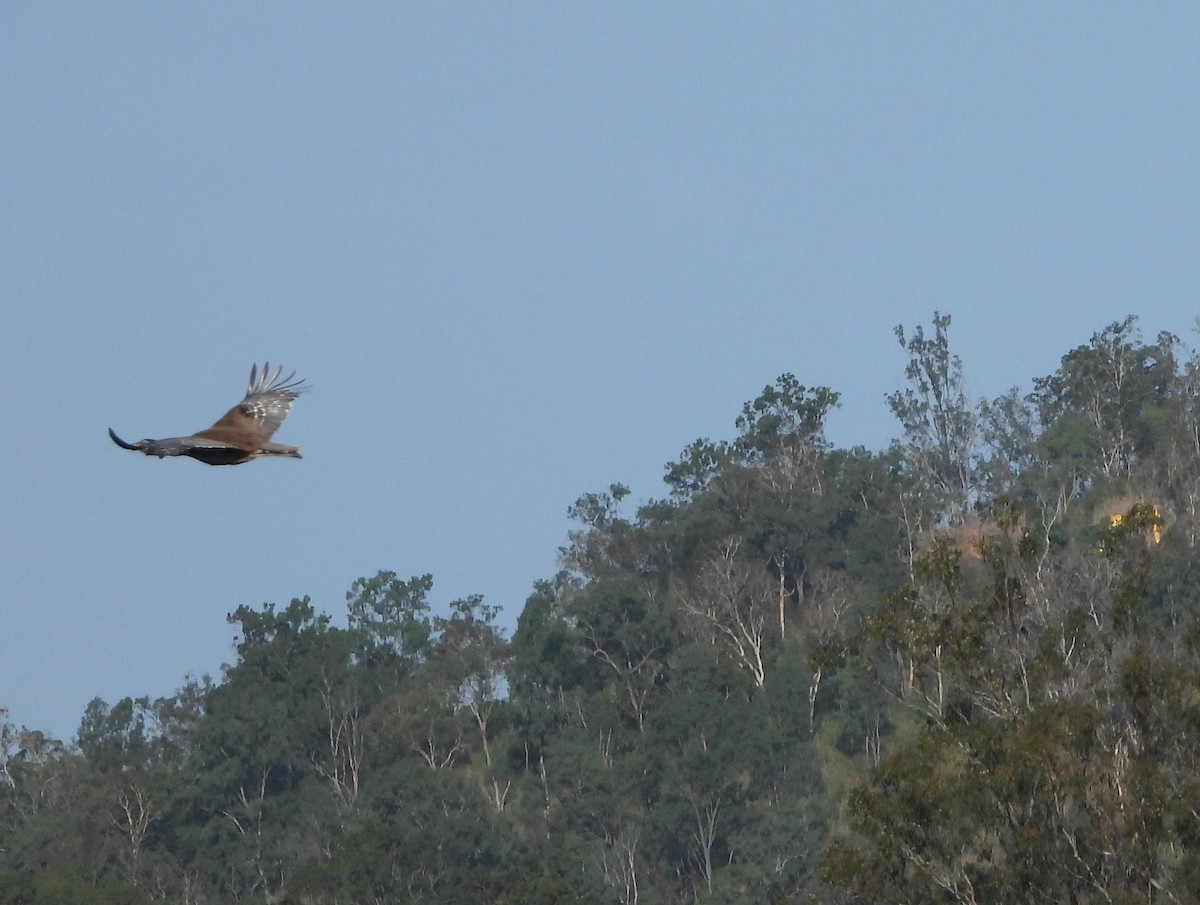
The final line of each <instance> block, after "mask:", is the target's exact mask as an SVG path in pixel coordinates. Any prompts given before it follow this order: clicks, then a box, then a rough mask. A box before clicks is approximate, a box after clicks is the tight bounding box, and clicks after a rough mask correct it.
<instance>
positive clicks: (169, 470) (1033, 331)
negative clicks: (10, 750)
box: [0, 2, 1200, 738]
mask: <svg viewBox="0 0 1200 905" xmlns="http://www.w3.org/2000/svg"><path fill="white" fill-rule="evenodd" d="M1146 9H1147V8H1146V7H1143V6H1139V5H1135V4H1121V5H1118V4H1032V3H1031V4H979V3H921V4H883V3H873V4H868V3H825V4H818V3H787V4H784V3H776V4H763V3H745V4H743V3H737V4H710V3H687V4H683V3H661V4H632V3H609V2H604V3H574V2H572V3H553V4H552V3H537V4H533V3H492V2H486V3H483V2H475V3H460V4H432V5H431V4H417V3H407V4H400V3H378V4H370V3H342V4H313V3H303V2H301V3H286V4H285V3H256V4H247V3H224V2H212V3H203V4H150V3H141V4H135V3H124V4H86V3H56V4H45V3H34V2H28V3H20V2H18V3H7V4H4V5H3V6H2V7H0V122H3V123H4V124H5V126H4V128H3V129H2V130H0V153H2V154H3V166H2V167H0V192H2V194H0V273H2V274H3V279H2V280H0V294H2V298H0V414H2V415H3V424H4V426H5V430H4V431H3V433H2V435H0V475H2V478H0V496H2V498H3V500H4V503H3V507H2V512H3V518H2V519H0V550H2V553H0V594H2V598H0V706H4V707H7V708H9V711H10V718H11V719H12V720H14V721H15V722H17V723H18V724H25V725H28V726H30V727H35V728H42V729H46V730H48V731H50V732H52V733H54V734H57V735H59V736H61V737H64V738H69V737H71V736H72V735H73V734H74V731H75V729H76V728H77V726H78V723H79V717H80V715H81V714H82V712H83V708H84V706H85V705H86V704H87V702H88V700H90V699H91V698H92V697H93V696H97V695H99V696H101V697H104V698H105V699H107V700H108V701H110V702H112V701H116V700H118V699H120V698H121V697H123V696H125V695H132V696H138V695H143V694H145V695H149V696H151V697H157V696H160V695H166V694H170V693H171V692H172V691H173V690H174V689H175V688H176V687H178V686H179V685H180V684H181V683H182V682H183V680H184V677H185V675H186V674H188V673H196V674H201V673H205V672H208V673H212V674H214V675H216V674H218V673H219V670H220V666H221V664H222V663H226V662H229V661H230V660H231V659H232V657H233V652H232V648H231V643H232V640H233V629H232V627H231V626H229V625H228V624H227V623H226V621H225V614H226V613H228V612H230V611H232V610H234V609H235V608H236V607H237V606H239V605H240V604H243V603H245V604H250V605H253V606H257V605H259V604H261V603H263V602H264V601H277V602H279V603H281V604H286V602H287V601H288V600H290V599H291V598H292V597H294V596H302V595H306V594H307V595H310V596H311V597H312V598H313V600H314V602H315V603H316V605H317V606H318V607H319V608H320V609H323V610H325V611H327V612H330V613H332V614H334V615H335V616H336V617H338V618H340V617H341V616H342V614H343V612H344V599H345V592H346V590H347V589H348V587H349V585H350V583H351V582H352V581H353V580H354V579H355V578H357V577H359V576H363V575H373V574H374V573H375V572H376V571H378V570H380V569H391V570H394V571H396V572H397V573H399V574H401V575H402V576H409V575H414V574H422V573H425V572H431V573H432V574H433V576H434V594H433V600H434V603H435V605H436V607H437V608H438V609H444V607H445V606H446V604H448V602H449V601H451V600H453V599H455V598H457V597H462V596H465V595H467V594H471V593H481V594H483V595H484V596H485V598H486V600H487V601H488V602H490V603H493V604H496V605H499V606H501V607H502V608H503V610H504V612H505V621H506V623H507V624H509V625H511V624H512V623H513V622H514V621H515V619H516V616H517V614H518V613H519V612H520V609H521V606H522V604H523V602H524V599H525V597H526V595H527V593H528V591H529V589H530V587H531V585H532V583H533V582H534V581H535V580H537V579H538V578H543V577H548V576H550V575H552V574H553V572H554V571H555V569H556V554H557V549H558V547H559V546H561V545H562V544H563V543H564V542H565V539H566V531H567V529H568V527H569V526H568V522H567V519H566V509H567V507H568V505H570V503H571V502H572V501H573V500H575V499H576V498H577V497H578V496H579V495H581V494H582V493H584V492H587V491H592V490H599V489H602V488H604V487H606V486H607V485H608V484H610V483H612V482H614V481H622V482H625V483H626V484H628V485H629V486H630V487H631V488H632V489H633V498H634V500H635V501H644V500H647V499H649V498H653V497H657V496H661V495H663V494H664V492H665V487H664V485H663V484H662V483H661V478H662V474H663V466H664V464H665V463H666V462H668V461H670V460H672V459H674V458H675V457H676V456H677V454H678V453H679V452H680V451H681V450H682V449H683V447H684V446H685V445H686V444H687V443H689V442H690V441H691V440H693V439H695V438H696V437H698V436H711V437H730V436H732V434H733V420H734V418H735V417H736V416H737V414H738V413H739V411H740V408H741V405H742V403H743V402H744V401H746V400H748V399H751V398H753V397H754V396H756V395H757V394H758V392H759V391H760V390H761V389H762V387H763V386H765V385H766V384H768V383H770V382H771V381H773V380H774V378H775V377H776V376H777V375H778V374H780V373H782V372H785V371H788V372H792V373H794V374H795V375H796V376H797V378H798V379H799V380H800V381H801V382H802V383H805V384H808V385H810V386H812V385H827V386H830V387H832V388H833V389H835V390H838V391H839V392H840V393H841V394H842V408H841V409H840V410H838V411H837V412H836V413H835V414H834V415H833V417H832V419H831V422H830V430H829V434H830V437H831V439H832V440H833V441H834V442H835V443H836V444H837V445H839V446H850V445H855V444H860V443H861V444H865V445H867V446H869V447H873V448H881V447H883V446H885V445H886V444H887V442H888V440H889V439H890V438H891V437H893V436H894V435H895V434H896V433H897V431H896V428H895V425H894V424H893V422H892V419H891V416H890V414H889V413H888V410H887V407H886V404H885V402H884V395H885V394H886V393H888V392H890V391H892V390H894V389H896V388H897V387H899V386H900V384H901V382H902V379H903V367H904V356H903V353H902V351H901V350H900V348H899V347H898V346H897V344H896V341H895V337H894V335H893V332H892V328H893V327H894V326H895V325H896V324H898V323H903V324H905V325H907V326H912V325H915V324H918V323H924V324H928V323H929V321H930V318H931V315H932V313H933V311H934V310H935V309H937V310H941V311H943V312H948V313H950V314H951V315H952V316H953V325H952V327H951V340H952V343H953V345H954V347H955V350H956V351H957V352H958V353H959V354H960V355H961V356H962V358H963V360H964V364H965V368H966V374H967V380H968V385H969V389H970V390H971V392H972V393H973V394H974V395H976V396H993V395H996V394H999V393H1001V392H1003V391H1004V390H1005V389H1007V388H1008V387H1009V386H1012V385H1014V384H1019V385H1021V386H1027V385H1028V382H1029V379H1030V378H1031V377H1033V376H1035V375H1040V374H1045V373H1049V372H1050V371H1052V370H1053V369H1054V368H1055V366H1056V365H1057V362H1058V359H1059V357H1060V356H1061V355H1062V354H1063V353H1064V352H1066V351H1067V350H1068V349H1070V348H1072V347H1074V346H1076V345H1079V344H1081V343H1084V342H1086V341H1087V339H1088V338H1089V337H1090V336H1091V334H1092V333H1093V332H1095V331H1097V330H1100V329H1102V328H1103V327H1104V326H1105V325H1107V324H1108V323H1110V322H1112V321H1114V320H1119V319H1120V318H1122V317H1124V316H1125V315H1126V314H1130V313H1133V314H1138V315H1140V316H1141V326H1142V328H1143V330H1144V332H1145V334H1146V335H1147V337H1152V336H1154V335H1155V334H1156V333H1157V332H1158V331H1159V330H1164V329H1165V330H1171V331H1174V332H1176V333H1178V334H1180V335H1181V336H1182V337H1183V338H1184V339H1185V341H1186V343H1187V344H1188V346H1189V347H1191V346H1193V345H1194V344H1195V343H1194V340H1195V335H1194V334H1193V333H1191V332H1189V331H1190V329H1191V327H1192V326H1193V323H1194V321H1195V318H1196V315H1197V313H1198V311H1200V305H1198V304H1197V301H1196V287H1197V278H1198V276H1200V254H1198V253H1197V252H1198V250H1200V222H1198V219H1197V217H1198V215H1197V211H1200V176H1198V174H1200V116H1198V115H1197V113H1198V111H1200V52H1197V50H1196V48H1197V46H1200V7H1195V6H1193V5H1190V4H1174V5H1167V6H1165V7H1157V8H1155V11H1154V13H1153V14H1148V13H1147V12H1146ZM267 358H269V359H270V360H271V361H272V362H279V363H282V364H284V365H286V366H287V368H288V369H289V370H290V369H292V368H294V369H296V370H297V371H298V372H299V374H300V375H301V376H303V377H305V378H307V379H308V380H309V381H310V382H311V384H312V385H313V390H312V392H311V393H310V394H309V395H307V396H305V397H304V398H302V399H301V400H300V401H299V402H298V403H297V405H296V407H295V409H294V410H293V413H292V417H291V419H290V420H289V421H288V422H287V423H286V424H285V425H284V427H283V428H282V430H281V431H280V433H279V434H278V435H277V438H276V439H278V440H279V441H281V442H284V443H293V444H298V445H299V446H300V447H301V448H302V450H303V452H304V456H305V458H304V460H303V461H301V462H295V461H290V460H289V461H267V462H253V463H250V464H248V465H244V466H239V467H236V468H209V467H207V466H204V465H201V464H199V463H197V462H193V461H191V460H186V459H185V460H172V459H167V460H163V461H158V460H150V459H146V458H144V457H142V456H136V455H133V454H130V453H125V452H122V451H121V450H119V449H117V448H116V447H115V446H113V445H112V444H111V443H110V442H109V440H108V438H107V437H106V435H105V429H106V428H107V427H108V426H110V425H111V426H112V427H113V428H115V429H116V430H117V431H118V433H120V434H122V435H123V436H125V437H126V438H128V439H137V438H140V437H161V436H170V435H174V434H182V433H187V432H189V431H192V430H195V429H198V428H201V427H203V426H206V425H207V424H209V423H211V421H212V420H213V419H215V418H216V417H217V416H219V415H220V414H221V413H223V412H224V411H225V410H226V409H227V408H228V407H229V406H230V405H232V404H233V403H234V402H236V401H237V400H238V399H239V398H240V395H241V392H242V389H243V387H244V380H245V377H246V374H247V371H248V369H249V366H250V364H251V362H253V361H256V360H257V361H260V362H261V361H262V360H263V359H267Z"/></svg>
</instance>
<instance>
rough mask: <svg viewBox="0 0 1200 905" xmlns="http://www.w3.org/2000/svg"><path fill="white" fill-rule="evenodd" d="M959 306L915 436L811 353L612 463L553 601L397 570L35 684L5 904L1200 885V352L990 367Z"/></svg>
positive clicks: (1174, 898) (16, 748)
mask: <svg viewBox="0 0 1200 905" xmlns="http://www.w3.org/2000/svg"><path fill="white" fill-rule="evenodd" d="M950 328H951V318H950V317H949V316H948V315H943V314H940V313H935V314H934V317H933V321H932V324H931V326H930V328H929V329H926V328H925V327H923V326H917V327H915V328H906V327H898V328H897V329H896V336H897V339H898V341H899V345H900V347H901V349H902V351H903V352H904V353H905V354H906V355H907V356H908V364H907V367H906V368H905V369H904V371H903V373H902V382H901V385H900V388H899V389H897V390H896V391H895V392H894V393H892V394H889V395H888V397H887V402H888V405H889V407H890V409H891V411H892V412H893V414H894V415H895V416H896V419H897V422H898V425H899V436H898V438H897V440H896V441H895V442H894V443H893V444H892V445H891V446H890V447H889V448H887V449H885V450H879V451H871V450H866V449H862V448H854V449H839V448H835V447H834V446H833V445H832V444H831V443H829V441H828V440H827V439H826V437H825V419H826V417H827V416H828V414H829V412H830V411H831V410H832V409H833V408H834V407H836V406H837V405H838V404H839V396H838V393H837V392H835V391H834V390H832V389H829V388H827V387H808V386H805V385H803V384H801V383H800V382H799V381H798V380H797V378H796V377H795V376H793V375H791V374H783V375H781V376H779V377H778V378H777V379H776V381H775V382H774V383H772V384H770V385H768V386H766V387H765V388H764V389H763V390H762V392H761V393H760V394H759V395H758V396H757V397H756V398H754V399H753V400H750V401H748V402H747V403H746V404H745V406H744V407H743V409H742V411H741V412H740V413H737V414H735V415H734V417H733V418H732V419H731V426H732V436H731V437H729V438H727V439H718V440H712V439H709V438H700V439H697V440H696V441H694V442H693V443H691V444H689V445H687V446H686V447H685V448H684V449H683V450H682V452H681V454H680V456H679V458H678V460H677V461H675V462H671V463H668V464H667V465H666V466H665V475H664V481H665V485H666V490H665V494H664V496H663V497H661V498H656V499H649V500H646V501H644V502H642V503H640V504H638V505H633V504H632V502H631V500H630V497H631V491H630V489H629V488H628V487H626V486H625V485H623V484H621V483H613V484H611V485H610V486H609V487H608V488H606V489H603V490H599V491H593V492H588V493H584V494H583V495H581V496H580V497H579V499H578V500H577V501H576V502H575V503H574V504H573V505H571V506H570V507H569V514H570V516H571V518H572V520H573V521H574V524H575V527H574V528H573V529H572V530H571V531H570V532H569V533H568V536H567V538H566V539H565V543H564V546H563V547H562V549H561V551H560V562H561V570H560V571H559V572H558V573H557V574H555V575H552V576H547V577H545V578H544V579H543V580H540V581H538V582H537V583H536V585H535V586H534V587H533V589H532V592H531V594H530V595H529V597H528V599H527V600H526V601H525V605H524V608H523V610H522V612H521V613H520V614H518V615H517V618H516V620H515V624H516V629H515V631H514V633H513V634H512V636H511V637H507V636H506V634H505V632H504V631H503V630H502V629H501V625H502V624H503V623H502V621H501V618H500V617H501V613H500V611H499V609H498V607H496V606H495V605H493V604H491V603H489V602H487V601H485V600H484V599H483V598H482V597H480V596H478V595H470V596H467V597H465V598H462V599H459V600H454V601H449V602H444V603H443V602H439V601H437V599H436V598H435V596H434V591H435V584H434V580H433V578H432V576H430V575H415V576H412V577H410V578H407V579H404V578H401V577H399V576H398V575H397V574H396V573H394V572H390V571H381V572H379V573H378V574H376V575H374V576H371V577H363V578H359V579H357V580H355V581H354V582H353V583H352V584H351V586H350V589H349V592H348V593H347V595H346V603H345V608H344V609H343V610H340V611H338V612H333V613H327V612H322V611H321V610H319V609H318V607H317V605H316V604H314V602H313V601H311V600H309V599H307V598H303V599H296V600H292V601H290V602H289V603H288V604H287V605H286V606H279V605H276V604H275V603H264V604H262V605H261V606H260V607H257V608H255V607H249V606H240V607H238V608H237V610H236V611H234V612H233V613H231V614H230V615H229V616H228V620H229V623H230V625H231V627H232V628H233V630H234V631H235V633H236V638H235V647H234V662H232V663H231V664H229V665H227V666H226V667H225V668H224V669H223V670H222V673H221V675H220V676H219V677H216V678H209V677H199V678H198V677H187V678H186V679H185V680H184V681H183V684H182V686H181V687H180V689H179V690H178V691H177V692H176V693H175V694H174V695H172V696H170V697H167V698H160V699H155V700H152V699H150V698H149V697H144V696H143V697H126V698H123V699H121V700H119V701H116V702H113V703H110V702H106V701H104V700H101V699H99V698H97V699H95V700H93V701H92V702H91V703H90V704H89V705H88V707H87V708H86V710H85V711H84V713H83V714H82V717H81V721H80V725H79V728H78V730H77V732H76V734H75V736H74V738H73V739H71V740H69V741H63V740H58V739H54V738H51V737H49V736H47V735H46V734H45V733H44V732H39V731H36V730H32V729H28V728H25V727H18V726H15V725H14V724H13V723H12V722H11V721H10V720H9V719H8V718H7V712H6V711H3V710H0V905H41V903H61V902H65V901H71V902H80V903H152V902H172V903H197V905H199V903H212V905H218V903H219V905H224V903H234V902H246V903H282V902H288V903H304V905H321V903H329V905H340V903H376V902H430V903H462V902H471V903H496V905H515V903H533V905H537V903H558V902H570V901H576V902H589V903H592V902H594V903H614V905H616V903H620V905H633V903H735V902H737V903H742V902H764V903H784V902H794V903H801V902H803V903H813V902H824V903H851V902H854V903H868V902H869V903H887V902H894V903H906V905H907V903H931V905H932V903H939V905H940V903H954V902H958V903H1006V902H1011V903H1024V902H1030V901H1047V902H1079V903H1085V902H1108V903H1134V902H1145V903H1151V902H1163V903H1166V902H1195V901H1198V900H1200V894H1198V893H1197V892H1196V890H1200V816H1198V815H1200V620H1198V618H1197V617H1198V615H1200V565H1197V563H1198V562H1200V557H1198V556H1197V552H1198V551H1197V545H1198V539H1200V400H1198V398H1197V393H1196V387H1197V385H1198V380H1200V357H1198V356H1197V355H1196V354H1195V353H1191V354H1190V355H1189V354H1188V353H1186V352H1185V351H1184V350H1183V348H1182V343H1181V341H1180V340H1179V339H1178V338H1177V337H1174V336H1172V335H1170V334H1166V333H1161V334H1159V335H1158V336H1157V337H1156V338H1155V339H1154V341H1152V342H1147V341H1146V340H1144V339H1143V337H1142V334H1141V332H1140V330H1139V328H1138V324H1137V320H1136V318H1133V317H1130V318H1127V319H1125V320H1123V321H1121V322H1118V323H1114V324H1111V325H1109V326H1107V327H1105V328H1103V329H1101V330H1100V331H1098V332H1097V333H1095V334H1093V335H1092V337H1091V339H1090V340H1089V341H1088V342H1087V343H1084V344H1083V345H1080V346H1078V347H1076V348H1074V349H1071V350H1069V351H1067V352H1066V353H1065V354H1064V355H1063V356H1062V358H1061V362H1060V365H1059V367H1058V368H1057V370H1056V371H1055V372H1054V373H1052V374H1049V375H1044V376H1036V377H1034V378H1033V379H1032V381H1031V386H1030V388H1029V389H1028V390H1027V391H1024V392H1023V391H1021V390H1020V389H1018V388H1013V389H1012V390H1009V391H1008V392H1006V393H1004V394H1002V395H1000V396H998V397H996V398H993V399H978V400H973V399H971V398H970V397H969V396H968V395H967V392H966V386H967V383H966V381H965V377H964V375H965V369H966V365H965V364H964V362H963V361H961V359H960V358H959V357H958V356H957V355H956V354H955V353H954V352H953V350H952V346H951V342H950V339H951V333H950Z"/></svg>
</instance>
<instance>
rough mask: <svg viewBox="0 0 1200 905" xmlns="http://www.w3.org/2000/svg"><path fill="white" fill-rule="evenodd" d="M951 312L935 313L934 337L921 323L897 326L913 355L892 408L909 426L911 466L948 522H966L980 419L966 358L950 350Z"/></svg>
mask: <svg viewBox="0 0 1200 905" xmlns="http://www.w3.org/2000/svg"><path fill="white" fill-rule="evenodd" d="M949 330H950V315H948V314H941V313H939V312H936V311H935V312H934V314H933V336H932V337H926V335H925V330H924V328H923V327H921V326H917V327H916V328H915V329H914V330H913V331H912V334H911V335H909V334H907V333H906V332H905V330H904V327H903V326H897V327H896V339H897V340H899V342H900V348H902V349H904V351H905V352H907V353H908V354H909V361H908V365H907V366H906V367H905V369H904V376H905V377H906V378H907V380H908V383H909V385H908V386H907V387H906V388H904V389H903V390H897V391H896V392H894V393H890V394H889V395H888V397H887V402H888V407H889V408H891V410H892V414H893V415H895V416H896V420H898V421H899V422H900V426H901V427H902V428H903V430H904V450H905V454H906V456H907V458H908V462H909V465H910V467H912V468H913V469H914V471H915V472H916V473H917V474H919V475H921V476H922V478H924V479H925V480H926V481H927V482H928V485H929V487H930V489H931V491H932V492H933V493H934V495H935V497H936V499H937V500H938V502H939V504H940V506H941V507H942V515H943V518H944V520H945V521H946V522H947V523H948V524H952V525H954V524H958V523H960V522H962V521H963V519H964V518H965V517H966V514H967V513H968V512H969V511H970V509H971V504H972V497H973V494H974V492H975V490H976V481H975V474H974V468H973V463H972V460H973V456H974V452H975V438H976V420H975V413H974V410H973V407H972V405H971V403H970V400H969V399H968V398H967V394H966V389H965V386H964V382H963V369H962V360H961V359H960V358H959V357H958V356H957V355H954V354H953V353H952V352H951V351H950V335H949Z"/></svg>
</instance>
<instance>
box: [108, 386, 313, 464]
mask: <svg viewBox="0 0 1200 905" xmlns="http://www.w3.org/2000/svg"><path fill="white" fill-rule="evenodd" d="M281 371H283V368H276V369H275V373H273V374H272V373H271V365H270V364H264V365H263V369H262V372H261V373H259V371H258V366H257V365H252V366H251V368H250V382H249V385H248V386H247V388H246V398H245V399H243V400H242V401H241V402H239V403H238V404H237V405H235V406H234V407H233V408H231V409H230V410H229V411H227V412H226V413H225V414H224V415H222V416H221V420H219V421H218V422H217V423H216V424H214V425H213V426H212V427H210V428H208V429H206V430H202V431H197V432H196V433H194V434H192V435H191V436H190V437H171V438H169V439H167V440H138V442H137V443H126V442H125V441H124V440H122V439H121V438H120V437H118V436H117V435H116V434H115V433H114V432H113V429H112V428H111V427H110V428H109V429H108V435H109V436H110V437H112V439H113V442H114V443H116V444H117V446H120V447H121V448H122V449H132V450H136V451H137V452H142V453H145V454H146V455H148V456H158V457H159V458H160V459H161V458H162V457H163V456H191V457H192V458H193V459H199V460H200V461H201V462H203V463H205V464H206V465H240V464H241V463H243V462H249V461H250V460H251V459H257V458H258V457H259V456H291V457H292V458H293V459H299V458H300V450H299V449H298V448H297V447H295V446H284V445H283V444H282V443H272V442H271V437H272V436H273V435H274V433H275V431H277V430H278V429H279V425H281V424H283V422H284V419H286V418H287V416H288V412H290V411H291V410H292V403H293V402H295V401H296V397H297V396H299V395H300V394H301V393H302V392H304V391H305V390H307V389H308V387H307V386H305V385H304V381H303V380H295V381H293V380H292V378H293V377H295V376H296V372H295V371H293V372H292V373H291V374H289V375H288V376H287V377H284V378H283V379H282V380H281V379H280V377H279V374H280V372H281Z"/></svg>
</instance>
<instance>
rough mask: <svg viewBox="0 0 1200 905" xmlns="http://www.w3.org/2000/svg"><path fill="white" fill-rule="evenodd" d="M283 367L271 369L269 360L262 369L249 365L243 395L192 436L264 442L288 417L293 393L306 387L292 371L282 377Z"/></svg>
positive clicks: (255, 442)
mask: <svg viewBox="0 0 1200 905" xmlns="http://www.w3.org/2000/svg"><path fill="white" fill-rule="evenodd" d="M282 371H283V368H278V367H277V368H276V369H275V371H274V373H272V372H271V365H270V363H267V364H264V365H263V367H262V371H261V372H260V371H259V370H258V366H257V365H252V366H251V368H250V380H249V382H248V384H247V386H246V397H245V398H244V399H243V400H242V401H241V402H239V403H238V404H237V405H235V406H234V407H233V408H231V409H230V410H229V411H228V412H226V413H225V414H224V415H222V416H221V419H220V420H219V421H217V423H216V424H214V425H213V426H212V427H210V428H208V429H207V430H202V431H198V432H197V433H196V434H195V435H194V436H196V437H204V438H208V439H212V440H220V441H223V442H231V443H236V444H238V445H242V446H246V445H247V444H254V445H256V446H257V445H261V444H263V443H267V442H268V441H269V440H270V439H271V437H272V436H274V434H275V431H277V430H279V425H281V424H283V422H284V421H285V420H286V419H287V416H288V413H289V412H290V411H291V410H292V403H293V402H295V401H296V397H297V396H299V395H300V394H301V393H303V392H304V391H305V390H306V389H308V387H307V386H305V385H304V381H303V380H293V379H292V378H294V377H295V376H296V372H295V371H293V372H292V373H291V374H289V375H288V376H287V377H282V378H281V377H280V374H281V373H282ZM251 448H252V447H251Z"/></svg>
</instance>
